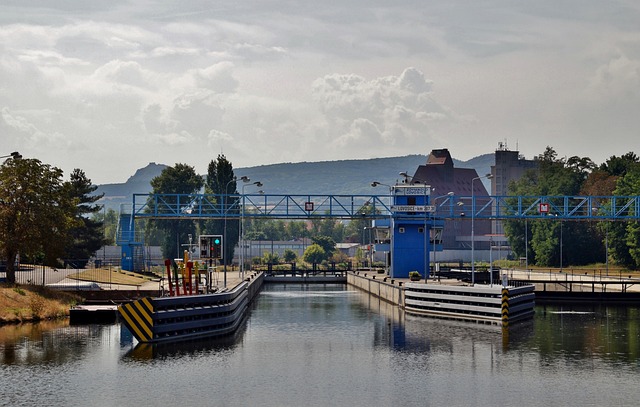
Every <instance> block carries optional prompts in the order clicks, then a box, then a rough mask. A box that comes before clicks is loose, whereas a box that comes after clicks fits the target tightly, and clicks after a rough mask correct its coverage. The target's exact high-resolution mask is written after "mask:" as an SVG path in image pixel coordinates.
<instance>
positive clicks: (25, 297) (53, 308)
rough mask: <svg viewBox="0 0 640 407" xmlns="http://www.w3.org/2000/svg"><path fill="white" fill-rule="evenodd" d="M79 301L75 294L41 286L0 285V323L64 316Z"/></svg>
mask: <svg viewBox="0 0 640 407" xmlns="http://www.w3.org/2000/svg"><path fill="white" fill-rule="evenodd" d="M79 302H81V298H80V297H79V296H77V295H74V294H69V293H63V292H57V291H53V290H48V289H45V288H43V287H38V286H10V285H0V324H6V323H17V322H32V321H41V320H46V319H55V318H64V317H66V316H68V315H69V308H70V307H71V306H72V305H75V304H77V303H79Z"/></svg>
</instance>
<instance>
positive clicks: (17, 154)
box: [0, 151, 22, 160]
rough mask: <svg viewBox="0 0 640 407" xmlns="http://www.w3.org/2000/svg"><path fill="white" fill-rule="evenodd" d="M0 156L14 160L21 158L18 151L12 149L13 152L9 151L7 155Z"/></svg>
mask: <svg viewBox="0 0 640 407" xmlns="http://www.w3.org/2000/svg"><path fill="white" fill-rule="evenodd" d="M0 158H12V159H14V160H19V159H21V158H22V155H21V154H20V153H19V152H17V151H14V152H13V153H11V154H7V155H2V156H0Z"/></svg>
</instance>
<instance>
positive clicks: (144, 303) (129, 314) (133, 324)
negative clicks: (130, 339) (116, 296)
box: [118, 298, 154, 342]
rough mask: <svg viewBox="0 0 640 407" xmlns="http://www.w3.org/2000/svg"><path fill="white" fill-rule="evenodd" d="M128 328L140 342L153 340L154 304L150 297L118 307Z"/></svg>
mask: <svg viewBox="0 0 640 407" xmlns="http://www.w3.org/2000/svg"><path fill="white" fill-rule="evenodd" d="M118 312H120V316H121V317H122V318H124V322H125V324H126V325H127V328H129V330H131V332H132V333H133V334H134V336H135V337H136V339H138V340H139V341H140V342H151V340H153V319H151V315H152V314H153V312H154V311H153V304H152V303H151V299H150V298H142V299H140V300H136V301H133V302H131V303H129V304H125V305H122V306H120V307H119V308H118Z"/></svg>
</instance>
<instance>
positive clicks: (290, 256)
mask: <svg viewBox="0 0 640 407" xmlns="http://www.w3.org/2000/svg"><path fill="white" fill-rule="evenodd" d="M297 258H298V255H297V254H296V252H294V251H293V250H291V249H285V250H284V253H283V254H282V259H283V260H284V261H285V262H287V263H291V262H294V261H296V259H297Z"/></svg>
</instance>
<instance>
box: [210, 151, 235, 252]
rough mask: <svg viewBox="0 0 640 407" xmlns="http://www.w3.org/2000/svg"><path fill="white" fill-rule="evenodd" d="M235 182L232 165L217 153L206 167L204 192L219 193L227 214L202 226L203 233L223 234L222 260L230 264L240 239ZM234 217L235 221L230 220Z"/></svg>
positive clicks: (222, 155)
mask: <svg viewBox="0 0 640 407" xmlns="http://www.w3.org/2000/svg"><path fill="white" fill-rule="evenodd" d="M237 187H238V186H237V182H236V177H235V175H234V172H233V165H231V162H230V161H229V160H227V158H226V157H225V156H224V154H219V155H218V158H217V159H216V160H211V162H209V166H208V167H207V178H206V182H205V193H207V194H216V195H220V197H219V198H220V199H221V200H222V202H221V203H222V205H223V207H224V208H225V212H226V214H227V216H226V217H225V218H224V219H213V220H209V221H206V222H205V223H204V225H203V226H202V231H203V232H204V233H205V234H216V235H217V234H219V235H224V236H225V242H224V256H223V259H222V262H223V263H224V264H231V262H232V261H233V256H234V251H235V247H236V245H237V244H238V241H239V240H240V228H239V226H238V222H237V220H238V218H239V213H240V209H239V206H238V202H239V199H238V197H237V196H229V195H233V194H237V193H238V191H237ZM230 218H231V219H234V220H235V222H233V221H231V219H230Z"/></svg>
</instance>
